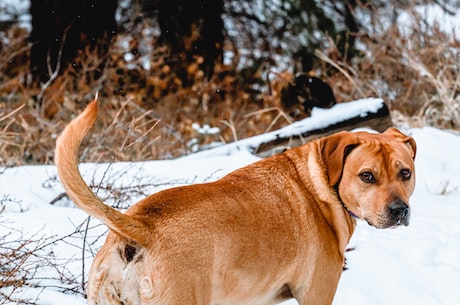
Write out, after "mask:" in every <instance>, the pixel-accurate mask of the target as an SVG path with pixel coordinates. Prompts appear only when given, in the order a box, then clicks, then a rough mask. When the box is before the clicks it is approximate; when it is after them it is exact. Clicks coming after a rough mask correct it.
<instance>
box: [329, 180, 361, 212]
mask: <svg viewBox="0 0 460 305" xmlns="http://www.w3.org/2000/svg"><path fill="white" fill-rule="evenodd" d="M339 183H340V181H339V182H337V184H336V185H334V190H335V192H336V193H337V197H338V198H339V200H340V203H342V206H343V208H344V209H345V210H346V211H347V212H348V215H350V216H351V217H352V218H355V219H359V217H358V216H357V215H356V214H355V213H353V212H352V211H350V209H349V208H348V207H347V206H346V205H345V203H344V202H343V200H342V198H341V197H340V193H339Z"/></svg>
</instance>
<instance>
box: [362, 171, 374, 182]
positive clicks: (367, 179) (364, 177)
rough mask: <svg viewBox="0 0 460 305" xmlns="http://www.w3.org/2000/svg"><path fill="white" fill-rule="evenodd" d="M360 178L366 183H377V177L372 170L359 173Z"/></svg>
mask: <svg viewBox="0 0 460 305" xmlns="http://www.w3.org/2000/svg"><path fill="white" fill-rule="evenodd" d="M359 178H361V180H362V181H363V182H365V183H375V177H374V175H373V174H372V173H370V172H362V173H361V174H359Z"/></svg>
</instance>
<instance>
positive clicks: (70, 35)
mask: <svg viewBox="0 0 460 305" xmlns="http://www.w3.org/2000/svg"><path fill="white" fill-rule="evenodd" d="M116 8H117V0H98V1H96V0H92V1H91V0H73V1H68V0H33V1H31V6H30V12H31V15H32V32H31V35H30V40H31V42H32V49H31V71H32V75H33V78H34V81H36V82H43V81H46V80H47V79H49V77H50V73H53V72H54V71H57V70H59V72H60V73H61V72H63V71H64V70H65V69H66V68H67V66H68V65H69V64H72V63H74V59H75V57H76V56H77V54H78V51H79V50H83V49H85V48H86V47H90V48H93V49H96V48H97V51H98V54H99V55H104V54H105V53H106V51H107V48H108V46H109V42H110V39H111V37H112V36H113V34H114V33H115V31H116V23H115V10H116ZM48 66H49V68H50V69H51V71H49V68H48Z"/></svg>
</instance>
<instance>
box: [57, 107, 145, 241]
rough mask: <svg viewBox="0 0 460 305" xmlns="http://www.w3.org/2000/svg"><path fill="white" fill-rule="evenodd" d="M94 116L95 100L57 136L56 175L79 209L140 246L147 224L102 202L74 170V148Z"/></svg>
mask: <svg viewBox="0 0 460 305" xmlns="http://www.w3.org/2000/svg"><path fill="white" fill-rule="evenodd" d="M96 116H97V102H96V101H93V102H91V103H90V104H89V105H88V106H87V107H86V109H85V110H84V111H83V112H82V113H81V114H80V115H79V116H78V117H76V118H75V119H73V120H72V121H71V122H70V123H69V125H67V127H66V128H65V129H64V131H63V132H62V133H61V135H60V136H59V138H58V140H57V142H56V153H55V157H54V158H55V163H56V167H57V171H58V175H59V178H60V179H61V182H62V184H63V185H64V188H65V190H66V192H67V195H68V196H69V197H70V199H71V200H72V201H73V202H74V203H75V204H76V205H77V206H78V207H79V208H81V209H82V210H84V211H85V212H87V213H88V214H89V215H91V216H93V217H95V218H97V219H99V220H100V221H102V222H103V223H104V224H105V225H107V226H108V227H109V228H110V229H111V230H112V231H114V232H116V233H117V234H118V235H120V236H122V237H124V238H127V239H129V240H132V241H135V242H137V243H139V244H141V245H143V244H144V242H143V241H144V239H143V238H142V237H143V236H144V234H143V232H145V230H146V227H147V225H146V224H145V223H144V222H142V221H141V220H138V219H135V218H133V217H130V216H128V215H126V214H123V213H121V212H120V211H118V210H116V209H114V208H112V207H110V206H107V205H105V204H104V203H103V202H102V200H101V199H99V198H98V197H97V196H96V195H95V194H94V193H93V191H92V190H91V189H90V188H89V186H88V185H87V184H86V183H85V181H84V180H83V178H82V176H81V174H80V171H79V170H78V148H79V147H80V144H81V142H82V140H83V138H84V137H85V136H86V135H87V134H88V132H89V130H90V129H91V127H92V126H93V124H94V122H95V121H96Z"/></svg>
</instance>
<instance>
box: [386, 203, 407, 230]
mask: <svg viewBox="0 0 460 305" xmlns="http://www.w3.org/2000/svg"><path fill="white" fill-rule="evenodd" d="M389 208H390V215H391V218H392V219H393V220H394V221H395V222H396V223H397V224H404V225H405V226H407V225H408V224H409V217H410V209H409V206H408V205H407V204H406V203H405V202H404V201H402V200H396V201H394V202H392V203H391V204H390V206H389Z"/></svg>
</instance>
